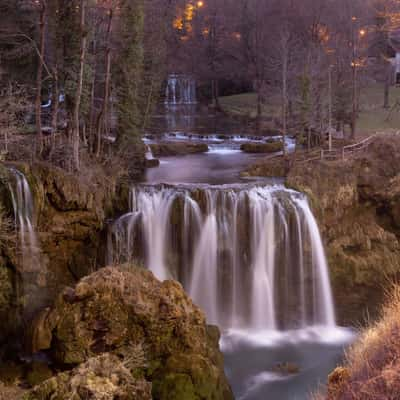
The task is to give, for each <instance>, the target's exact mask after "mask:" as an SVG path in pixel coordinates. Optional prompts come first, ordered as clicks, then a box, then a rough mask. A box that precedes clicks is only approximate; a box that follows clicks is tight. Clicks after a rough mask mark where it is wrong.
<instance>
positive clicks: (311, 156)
mask: <svg viewBox="0 0 400 400" xmlns="http://www.w3.org/2000/svg"><path fill="white" fill-rule="evenodd" d="M377 135H378V134H375V135H372V136H369V137H367V138H366V139H364V140H362V141H361V142H358V143H355V144H350V145H348V146H344V147H341V148H338V149H332V150H326V149H316V150H311V151H308V152H305V153H302V154H299V155H298V156H297V157H296V163H299V164H303V163H304V164H305V163H308V162H311V161H318V160H327V161H337V160H343V161H344V160H347V159H350V158H351V157H353V156H355V155H357V154H359V153H362V152H363V151H365V150H367V149H368V147H369V146H370V145H371V144H372V143H373V142H374V140H375V139H376V137H377Z"/></svg>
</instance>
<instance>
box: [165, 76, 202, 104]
mask: <svg viewBox="0 0 400 400" xmlns="http://www.w3.org/2000/svg"><path fill="white" fill-rule="evenodd" d="M165 103H166V104H170V105H178V104H195V103H197V100H196V81H195V80H194V79H193V78H192V77H190V76H187V75H177V74H172V75H170V76H169V77H168V81H167V87H166V91H165Z"/></svg>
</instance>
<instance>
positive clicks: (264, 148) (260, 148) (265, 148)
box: [240, 142, 283, 153]
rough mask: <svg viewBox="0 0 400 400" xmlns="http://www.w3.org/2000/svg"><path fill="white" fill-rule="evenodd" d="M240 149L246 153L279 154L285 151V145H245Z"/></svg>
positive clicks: (272, 143)
mask: <svg viewBox="0 0 400 400" xmlns="http://www.w3.org/2000/svg"><path fill="white" fill-rule="evenodd" d="M240 149H241V150H242V151H244V152H245V153H277V152H279V151H282V150H283V143H282V142H271V143H245V144H242V145H241V146H240Z"/></svg>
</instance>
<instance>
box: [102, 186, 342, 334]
mask: <svg viewBox="0 0 400 400" xmlns="http://www.w3.org/2000/svg"><path fill="white" fill-rule="evenodd" d="M131 195H132V199H131V203H132V204H131V212H130V213H128V214H126V215H124V216H122V217H121V218H120V219H118V220H117V221H116V222H115V223H114V224H113V225H112V226H111V227H110V232H109V243H108V246H109V249H108V257H109V260H108V262H109V263H113V262H115V263H116V262H125V261H131V260H135V261H137V262H141V263H143V264H144V265H146V266H147V267H148V268H149V269H150V270H151V271H153V273H154V274H155V275H156V276H157V277H158V278H159V279H162V280H163V279H168V278H174V279H177V280H179V281H180V282H181V283H182V284H183V286H184V287H185V289H186V290H187V291H188V292H189V294H190V295H191V296H192V298H193V299H194V301H195V302H196V303H197V304H198V305H200V306H201V307H202V308H203V310H204V311H205V312H206V314H207V317H208V321H209V322H210V323H214V324H218V325H220V326H222V327H226V328H230V327H234V328H242V327H252V328H255V329H289V328H301V327H306V326H310V325H325V326H334V325H335V315H334V307H333V301H332V294H331V289H330V283H329V275H328V268H327V263H326V259H325V254H324V249H323V244H322V241H321V237H320V234H319V230H318V226H317V223H316V221H315V218H314V216H313V214H312V212H311V210H310V208H309V206H308V202H307V199H306V198H305V197H304V196H303V195H302V194H300V193H298V192H295V191H291V190H287V189H285V188H283V187H281V186H269V187H263V186H257V187H249V186H243V185H238V186H236V187H232V186H230V187H228V186H220V187H210V186H204V187H198V186H197V187H196V188H192V187H190V186H141V187H137V188H134V189H133V190H132V193H131Z"/></svg>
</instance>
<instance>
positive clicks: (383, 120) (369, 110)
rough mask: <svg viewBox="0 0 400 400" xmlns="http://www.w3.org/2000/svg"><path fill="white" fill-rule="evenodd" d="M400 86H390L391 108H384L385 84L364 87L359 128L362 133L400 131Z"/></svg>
mask: <svg viewBox="0 0 400 400" xmlns="http://www.w3.org/2000/svg"><path fill="white" fill-rule="evenodd" d="M396 100H398V101H399V102H400V88H398V87H391V88H390V108H389V109H384V108H383V85H374V86H370V87H368V88H364V89H363V90H362V91H361V95H360V110H361V112H360V116H359V119H358V126H357V130H358V132H359V133H361V134H365V135H368V134H371V133H374V132H376V131H400V104H399V105H397V106H396V107H394V105H395V104H396Z"/></svg>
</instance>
